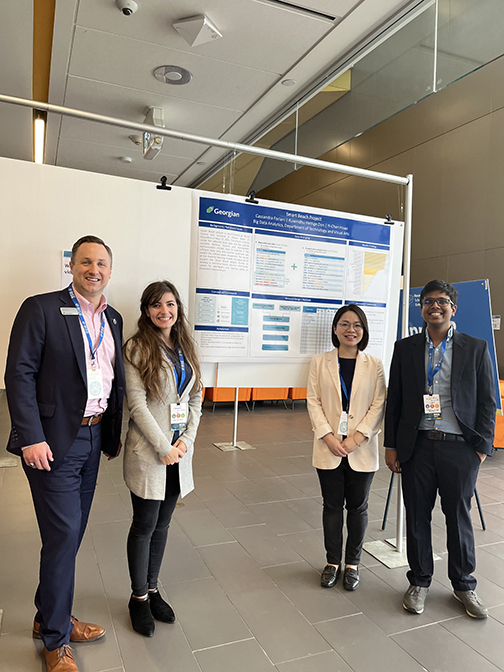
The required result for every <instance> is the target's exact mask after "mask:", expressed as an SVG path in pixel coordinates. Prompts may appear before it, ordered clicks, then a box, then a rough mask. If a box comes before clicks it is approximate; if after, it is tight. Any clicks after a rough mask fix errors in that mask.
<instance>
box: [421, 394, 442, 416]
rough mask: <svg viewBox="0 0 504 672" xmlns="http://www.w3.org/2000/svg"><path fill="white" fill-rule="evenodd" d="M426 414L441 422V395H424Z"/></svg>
mask: <svg viewBox="0 0 504 672" xmlns="http://www.w3.org/2000/svg"><path fill="white" fill-rule="evenodd" d="M423 401H424V413H425V415H428V416H429V417H431V418H434V420H441V400H440V398H439V394H424V395H423Z"/></svg>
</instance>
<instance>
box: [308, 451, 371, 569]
mask: <svg viewBox="0 0 504 672" xmlns="http://www.w3.org/2000/svg"><path fill="white" fill-rule="evenodd" d="M317 474H318V477H319V481H320V489H321V491H322V497H323V499H324V509H323V514H322V524H323V527H324V545H325V549H326V554H327V562H328V563H329V564H331V565H339V564H340V562H341V556H342V552H343V507H345V508H346V510H347V520H346V523H347V533H348V534H347V542H346V547H345V564H347V565H358V564H359V562H360V558H361V553H362V545H363V543H364V536H365V534H366V528H367V523H368V499H369V490H370V488H371V483H372V481H373V476H374V471H370V472H368V471H354V470H353V469H352V467H351V466H350V465H349V464H348V458H347V457H343V458H342V459H341V463H340V464H339V466H338V467H337V468H336V469H317Z"/></svg>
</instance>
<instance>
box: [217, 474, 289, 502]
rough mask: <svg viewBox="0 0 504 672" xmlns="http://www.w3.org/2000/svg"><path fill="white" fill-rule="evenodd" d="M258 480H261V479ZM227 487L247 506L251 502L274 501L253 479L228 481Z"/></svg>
mask: <svg viewBox="0 0 504 672" xmlns="http://www.w3.org/2000/svg"><path fill="white" fill-rule="evenodd" d="M258 480H259V481H260V480H261V479H258ZM226 487H227V489H228V491H229V492H231V493H232V494H233V495H234V496H235V497H236V498H237V499H239V500H240V502H242V503H243V504H246V505H247V506H250V505H251V504H258V503H264V502H270V501H273V500H272V499H271V495H270V494H269V493H268V492H266V491H265V490H263V488H261V487H260V486H259V485H258V484H257V483H254V482H253V481H249V480H246V481H236V482H234V483H226ZM299 494H300V493H299V492H298V496H299ZM273 496H274V495H273ZM274 497H275V496H274ZM275 500H276V498H275Z"/></svg>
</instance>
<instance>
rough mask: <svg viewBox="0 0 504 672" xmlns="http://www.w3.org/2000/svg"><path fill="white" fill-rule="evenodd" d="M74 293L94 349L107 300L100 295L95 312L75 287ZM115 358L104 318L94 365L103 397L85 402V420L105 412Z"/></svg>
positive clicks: (88, 356)
mask: <svg viewBox="0 0 504 672" xmlns="http://www.w3.org/2000/svg"><path fill="white" fill-rule="evenodd" d="M74 292H75V296H76V298H77V301H78V302H79V305H80V307H81V309H82V315H83V316H84V320H85V322H86V325H87V328H88V331H89V335H90V336H91V341H92V343H93V347H96V346H97V345H98V341H99V339H100V326H101V316H102V313H103V311H104V310H105V308H106V307H107V299H106V298H105V297H104V296H103V295H102V297H101V299H100V305H99V306H98V308H97V309H96V311H95V309H94V306H93V304H92V303H90V302H89V301H88V300H87V299H85V298H84V297H83V296H82V295H81V294H79V292H78V291H77V290H76V289H75V287H74ZM79 324H80V320H79ZM80 328H81V332H82V340H83V342H84V352H85V353H86V369H90V368H91V350H90V349H89V343H88V340H87V337H86V332H85V331H84V328H83V326H82V324H81V325H80ZM115 358H116V351H115V343H114V337H113V336H112V331H111V329H110V325H109V323H108V321H107V318H106V317H105V332H104V334H103V341H102V344H101V345H100V347H99V348H98V351H97V353H96V364H97V367H98V368H99V369H101V371H102V381H103V397H102V398H101V399H88V400H87V404H86V410H85V411H84V417H85V418H87V417H89V416H90V415H98V414H99V413H103V412H104V411H106V410H107V403H108V398H109V396H110V390H111V389H112V381H113V380H114V364H115Z"/></svg>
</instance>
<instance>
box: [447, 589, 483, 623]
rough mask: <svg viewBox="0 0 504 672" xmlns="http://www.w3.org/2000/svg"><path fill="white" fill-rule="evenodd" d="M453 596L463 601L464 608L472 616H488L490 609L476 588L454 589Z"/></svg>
mask: <svg viewBox="0 0 504 672" xmlns="http://www.w3.org/2000/svg"><path fill="white" fill-rule="evenodd" d="M453 597H454V598H455V599H456V600H458V601H459V602H462V604H463V605H464V609H465V610H466V612H467V614H468V616H470V617H471V618H486V617H487V616H488V609H487V608H486V607H485V605H484V604H483V602H482V601H481V600H480V599H479V597H478V596H477V595H476V593H475V592H474V590H454V591H453Z"/></svg>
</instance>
